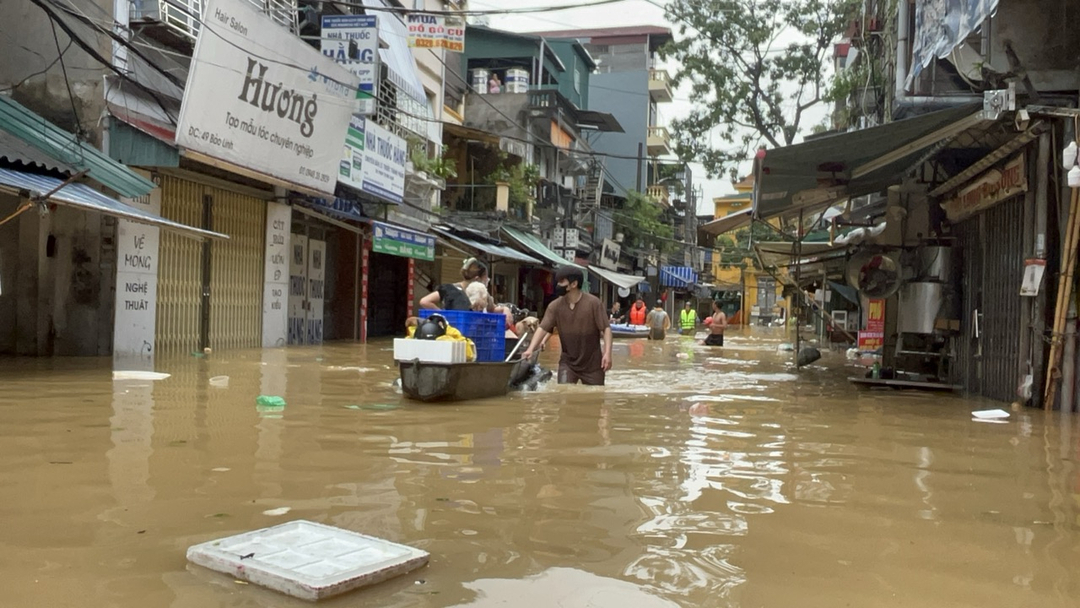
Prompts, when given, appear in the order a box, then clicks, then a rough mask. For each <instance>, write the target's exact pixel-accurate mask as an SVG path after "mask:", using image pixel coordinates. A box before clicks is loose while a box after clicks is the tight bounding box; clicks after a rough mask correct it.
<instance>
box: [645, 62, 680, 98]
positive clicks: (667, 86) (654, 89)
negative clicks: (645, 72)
mask: <svg viewBox="0 0 1080 608" xmlns="http://www.w3.org/2000/svg"><path fill="white" fill-rule="evenodd" d="M649 95H651V96H652V99H653V101H655V102H658V103H667V102H670V101H671V100H673V99H674V98H675V96H674V95H673V94H672V91H671V74H668V71H667V70H662V69H651V70H649Z"/></svg>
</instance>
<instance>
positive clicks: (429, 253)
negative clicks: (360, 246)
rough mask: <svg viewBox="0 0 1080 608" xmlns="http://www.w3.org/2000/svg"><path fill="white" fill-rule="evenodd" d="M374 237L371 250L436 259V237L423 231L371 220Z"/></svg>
mask: <svg viewBox="0 0 1080 608" xmlns="http://www.w3.org/2000/svg"><path fill="white" fill-rule="evenodd" d="M371 226H372V228H373V230H372V232H373V234H374V238H373V239H372V242H371V250H372V251H374V252H375V253H385V254H389V255H396V256H398V257H403V258H413V259H416V260H428V261H432V260H434V259H435V237H433V236H431V235H430V234H424V233H422V232H414V231H412V230H408V229H405V228H400V227H398V226H392V225H390V224H384V223H382V222H371Z"/></svg>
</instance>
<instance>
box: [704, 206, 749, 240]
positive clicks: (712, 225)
mask: <svg viewBox="0 0 1080 608" xmlns="http://www.w3.org/2000/svg"><path fill="white" fill-rule="evenodd" d="M753 212H754V210H753V209H744V210H742V211H736V212H735V213H729V214H727V215H725V216H724V217H722V218H719V219H715V220H713V221H711V222H706V223H704V224H702V225H701V228H700V229H701V230H703V231H705V232H706V233H708V234H712V235H715V236H720V235H721V234H726V233H728V232H731V231H732V230H738V229H740V228H745V227H747V226H749V225H750V222H751V221H753Z"/></svg>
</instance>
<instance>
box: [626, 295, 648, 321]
mask: <svg viewBox="0 0 1080 608" xmlns="http://www.w3.org/2000/svg"><path fill="white" fill-rule="evenodd" d="M648 314H649V311H648V309H646V308H645V300H644V299H643V298H642V297H641V296H638V299H637V302H634V305H633V306H631V307H630V325H645V317H646V316H647V315H648Z"/></svg>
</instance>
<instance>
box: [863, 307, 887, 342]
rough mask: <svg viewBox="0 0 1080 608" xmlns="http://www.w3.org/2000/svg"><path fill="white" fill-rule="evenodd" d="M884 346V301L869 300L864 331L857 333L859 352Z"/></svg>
mask: <svg viewBox="0 0 1080 608" xmlns="http://www.w3.org/2000/svg"><path fill="white" fill-rule="evenodd" d="M884 345H885V300H870V302H869V305H868V306H867V309H866V330H865V331H860V332H859V350H877V349H879V348H881V347H882V346H884Z"/></svg>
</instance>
